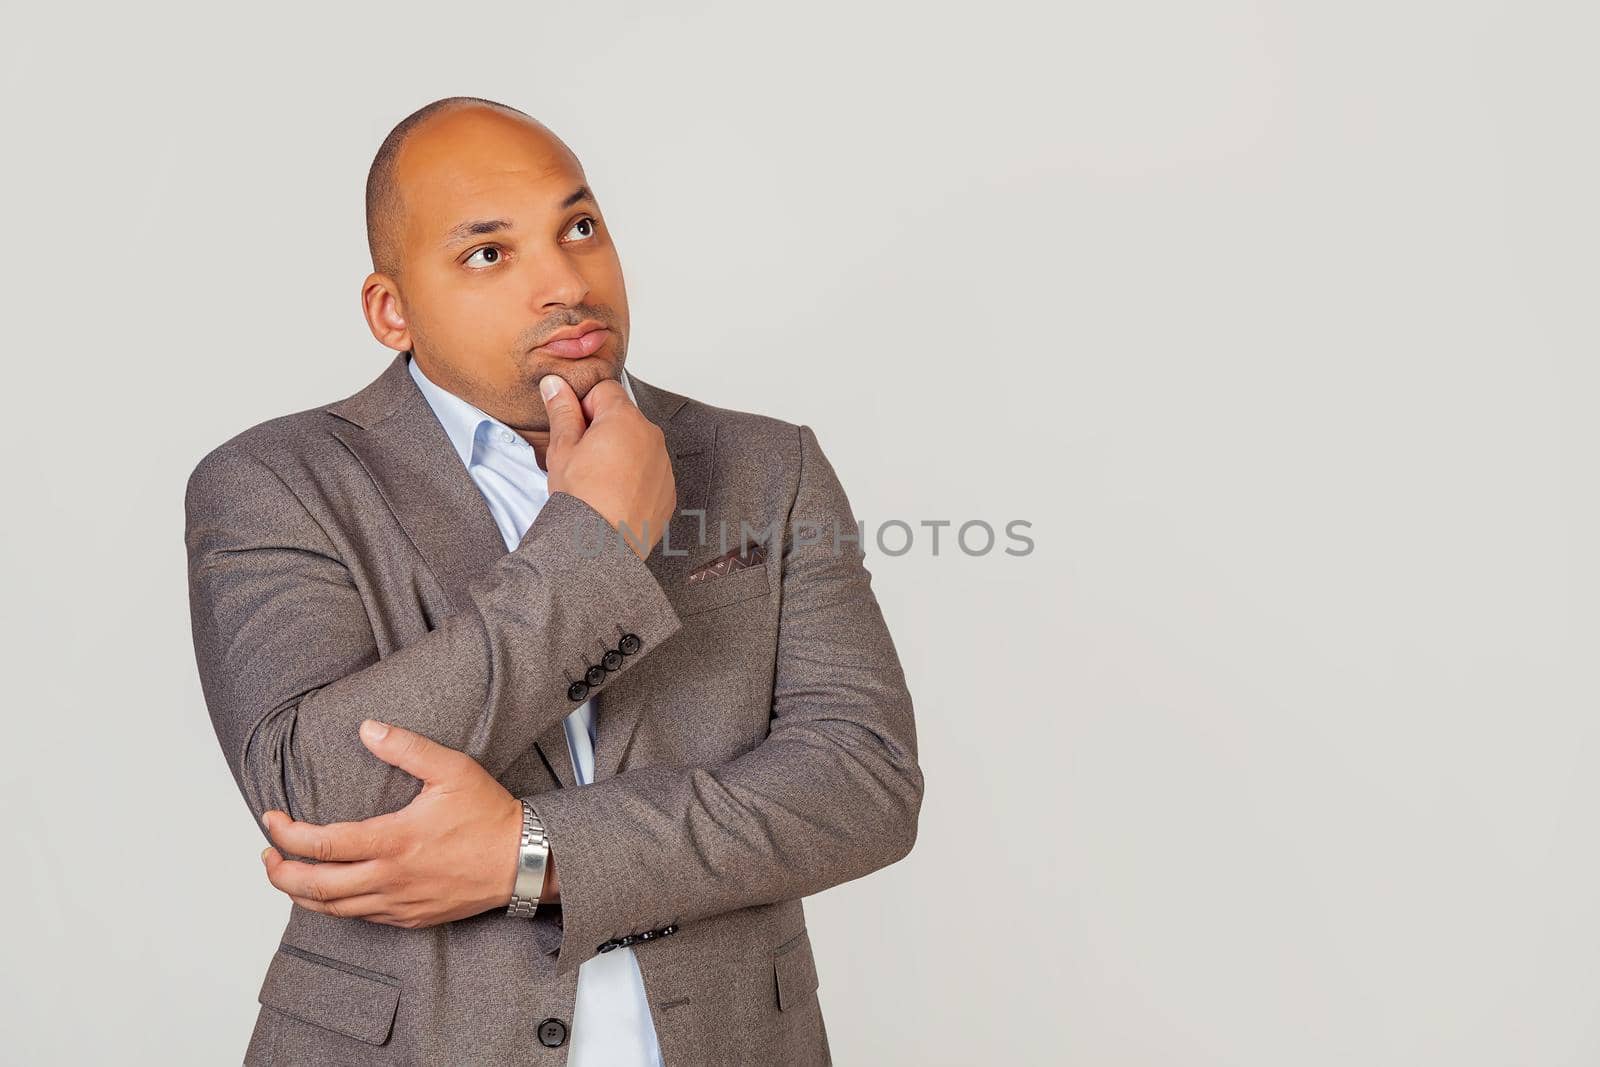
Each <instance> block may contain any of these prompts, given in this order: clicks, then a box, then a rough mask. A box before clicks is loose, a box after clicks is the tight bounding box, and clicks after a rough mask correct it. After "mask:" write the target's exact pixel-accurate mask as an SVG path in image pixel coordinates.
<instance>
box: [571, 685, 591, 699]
mask: <svg viewBox="0 0 1600 1067" xmlns="http://www.w3.org/2000/svg"><path fill="white" fill-rule="evenodd" d="M588 695H589V687H588V686H587V685H585V684H584V683H583V682H573V683H572V684H571V685H569V686H567V699H568V700H582V699H583V698H584V697H586V696H588Z"/></svg>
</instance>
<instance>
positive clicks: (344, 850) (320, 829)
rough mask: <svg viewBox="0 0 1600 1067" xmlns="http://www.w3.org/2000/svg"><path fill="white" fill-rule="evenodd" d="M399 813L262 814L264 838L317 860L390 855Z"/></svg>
mask: <svg viewBox="0 0 1600 1067" xmlns="http://www.w3.org/2000/svg"><path fill="white" fill-rule="evenodd" d="M398 815H399V812H387V813H385V814H383V815H374V816H373V817H372V818H370V819H362V820H361V821H360V822H330V823H328V824H327V825H325V826H323V825H319V824H317V823H314V822H301V821H300V820H298V819H291V818H289V817H288V816H287V815H283V814H280V813H278V812H268V813H267V814H266V816H264V817H263V821H264V822H265V823H266V827H267V837H268V838H270V839H271V841H272V843H273V844H274V845H277V846H278V847H279V848H281V849H283V851H285V852H288V853H291V854H293V855H296V856H306V857H309V858H310V859H314V860H317V861H319V862H329V861H333V860H341V861H355V860H370V859H377V858H379V857H382V856H388V855H391V854H392V853H393V852H394V850H395V846H396V845H397V844H398V842H399V841H400V839H401V833H402V828H401V827H400V826H399V820H398V818H397V816H398Z"/></svg>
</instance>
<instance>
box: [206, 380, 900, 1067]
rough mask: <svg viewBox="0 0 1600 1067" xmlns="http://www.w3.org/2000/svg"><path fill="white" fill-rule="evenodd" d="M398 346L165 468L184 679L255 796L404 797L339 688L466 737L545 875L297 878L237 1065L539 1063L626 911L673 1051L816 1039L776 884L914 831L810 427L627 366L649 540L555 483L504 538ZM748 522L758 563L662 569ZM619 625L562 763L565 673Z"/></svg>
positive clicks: (885, 639)
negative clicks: (316, 883)
mask: <svg viewBox="0 0 1600 1067" xmlns="http://www.w3.org/2000/svg"><path fill="white" fill-rule="evenodd" d="M405 359H406V357H405V355H404V354H403V353H402V354H400V355H397V356H396V357H395V359H394V360H393V361H392V362H391V363H390V365H389V366H388V368H387V369H386V370H384V372H383V373H382V374H381V375H379V376H378V378H377V379H376V380H374V381H373V382H372V383H371V384H370V385H368V386H367V387H365V388H364V389H362V390H361V391H360V392H358V393H356V394H355V395H353V396H350V397H348V398H346V399H344V400H341V401H339V402H337V403H334V404H329V405H326V406H322V407H317V408H312V409H309V410H306V411H301V412H297V413H295V414H292V415H286V416H283V417H280V418H276V419H271V420H269V421H267V422H264V423H261V424H259V425H257V426H254V427H252V428H251V429H249V430H246V431H244V432H242V433H240V434H238V435H236V436H235V437H233V438H231V439H229V440H228V441H226V442H224V443H223V444H221V445H219V446H218V447H216V448H215V449H213V450H212V451H211V452H209V453H208V454H207V455H206V456H205V457H204V458H203V459H202V460H201V461H200V462H199V464H198V465H197V466H196V467H195V469H194V472H193V473H192V474H191V475H190V478H189V482H188V487H187V491H186V495H185V512H186V528H185V535H184V536H185V543H186V545H187V549H188V560H189V591H190V604H191V608H192V619H193V627H194V646H195V655H196V658H197V660H198V664H199V671H200V679H201V683H202V688H203V690H204V693H205V699H206V704H207V706H208V708H209V711H210V715H211V720H212V723H213V725H214V726H215V729H216V734H217V738H218V740H219V741H220V742H221V745H222V751H223V755H224V756H225V757H226V759H227V762H228V766H229V768H230V769H231V770H232V772H233V775H234V779H235V781H236V782H237V783H238V786H239V789H240V791H241V793H242V794H243V796H244V799H245V802H246V804H247V805H248V806H249V808H250V811H251V813H252V814H253V815H254V816H255V817H256V818H257V820H259V818H260V815H261V813H262V812H263V811H266V810H267V809H269V808H278V809H281V810H284V811H287V812H289V813H290V814H291V815H293V816H294V817H295V818H297V819H305V820H310V821H312V822H317V823H328V822H335V821H340V820H356V819H364V818H367V817H369V816H373V815H378V814H382V813H384V812H389V811H394V810H396V809H398V808H401V807H404V806H405V805H406V804H407V803H408V802H409V801H410V800H411V799H412V798H413V797H414V796H415V795H416V794H417V792H418V790H419V789H420V783H419V782H418V781H417V780H416V779H414V778H412V777H411V776H409V775H407V774H405V773H404V772H403V771H400V770H398V769H396V768H394V767H391V766H389V765H388V764H386V763H384V762H382V761H381V760H379V759H377V758H376V757H375V756H373V755H372V753H370V752H369V751H367V749H366V747H365V746H364V745H362V743H361V740H360V738H359V737H358V736H357V733H356V728H357V725H358V724H359V723H360V721H361V720H362V719H363V718H366V717H374V718H380V719H384V720H386V721H388V722H392V723H396V724H398V725H400V726H404V727H407V728H409V729H412V730H416V731H418V732H420V733H422V734H425V735H427V736H428V737H431V738H433V739H434V740H436V741H438V742H440V743H441V744H444V745H448V746H450V747H451V748H455V749H459V750H461V751H463V752H466V753H467V754H468V755H470V756H472V757H473V758H474V759H475V760H477V761H478V762H479V763H480V764H482V765H483V767H484V768H485V769H487V770H488V772H489V773H490V774H492V775H494V777H495V778H496V779H497V780H499V781H500V782H501V783H502V784H504V785H505V787H506V788H507V789H508V790H510V791H511V792H512V793H513V794H514V795H516V796H519V797H525V798H528V799H529V800H530V801H531V802H532V803H533V804H534V806H535V807H536V808H537V810H538V811H539V813H540V815H541V816H542V817H543V819H544V822H545V825H546V827H547V829H548V832H549V834H550V839H551V847H552V850H553V852H554V854H555V856H556V857H557V863H558V868H559V870H560V872H561V892H562V904H561V907H559V908H553V907H550V906H549V905H545V906H542V907H541V908H540V910H539V914H538V916H537V917H536V918H534V919H532V920H528V919H521V918H513V917H511V916H508V915H506V914H505V912H504V910H503V909H495V910H492V911H488V912H484V913H482V914H480V915H476V916H473V917H471V918H468V919H464V920H460V921H458V922H453V923H445V924H442V925H439V926H435V927H429V928H423V929H404V928H400V927H394V926H386V925H382V924H379V923H371V922H367V921H365V920H360V919H338V918H334V917H331V916H326V915H323V914H321V913H318V912H312V911H307V910H305V909H303V908H299V907H295V906H293V905H291V906H290V912H289V920H288V925H287V927H286V928H285V930H284V933H283V937H282V945H281V946H280V948H279V949H278V951H277V952H276V953H275V954H274V955H273V957H272V959H271V961H270V963H269V965H268V967H267V970H266V976H265V980H264V982H263V984H262V986H261V993H260V998H259V999H260V1001H261V1004H262V1005H263V1007H262V1008H261V1010H260V1013H259V1015H258V1017H257V1021H256V1025H255V1029H254V1032H253V1033H252V1035H251V1038H250V1043H249V1047H248V1049H247V1050H246V1054H245V1061H246V1062H247V1063H294V1064H299V1063H315V1064H332V1063H340V1064H343V1063H362V1064H365V1063H385V1064H401V1063H404V1064H429V1065H434V1064H468V1063H470V1064H501V1063H506V1064H509V1063H562V1062H565V1060H566V1052H567V1049H568V1047H569V1046H570V1042H569V1041H568V1040H567V1037H568V1028H569V1027H570V1024H571V1020H572V1008H573V998H574V993H575V990H576V986H577V978H578V965H579V964H581V963H582V962H583V961H584V960H586V959H589V958H590V957H591V956H593V955H594V954H595V953H596V952H599V951H604V950H606V949H607V948H608V947H609V946H611V945H613V944H614V943H615V942H617V941H618V940H620V939H624V938H627V939H629V941H628V942H627V943H632V944H633V945H634V951H635V953H636V956H637V959H638V963H639V968H640V971H641V972H642V974H643V976H644V984H645V988H646V991H647V993H648V999H649V1003H650V1013H651V1017H652V1019H653V1021H654V1023H655V1030H656V1035H657V1037H658V1038H659V1040H660V1043H661V1050H662V1056H663V1058H664V1060H665V1062H666V1063H667V1064H669V1065H670V1064H696V1065H698V1064H714V1063H761V1064H781V1063H806V1064H813V1063H827V1062H829V1052H828V1041H827V1034H826V1030H825V1028H824V1025H823V1019H822V1014H821V1011H820V1009H819V1006H818V1001H817V995H816V990H817V985H818V978H817V971H816V964H815V962H814V959H813V957H812V951H811V944H810V940H809V938H808V935H807V931H806V922H805V913H804V910H803V909H802V907H801V902H800V898H802V897H804V896H807V895H809V894H812V893H816V892H818V891H820V890H823V889H827V888H828V887H830V886H834V885H837V884H839V883H841V882H845V881H848V880H850V879H853V878H859V877H861V876H862V875H865V874H867V873H869V872H871V871H874V870H876V869H878V868H880V867H883V866H885V865H887V864H889V863H893V862H894V861H895V860H898V859H899V858H901V857H902V856H904V855H906V853H907V852H909V851H910V849H911V847H912V844H913V842H914V841H915V839H916V830H917V816H918V812H919V810H920V808H921V803H922V773H921V770H920V768H919V767H918V764H917V748H916V733H915V727H914V723H913V718H912V707H911V699H910V696H909V694H908V693H907V691H906V686H905V679H904V676H903V674H902V672H901V668H900V663H899V660H898V657H897V655H896V651H895V648H894V644H893V642H892V641H891V639H890V637H889V633H888V631H887V629H886V628H885V626H884V620H883V616H882V614H881V613H880V611H879V608H878V604H877V601H876V599H875V598H874V596H873V593H872V590H871V588H870V581H871V579H870V576H869V574H868V572H867V571H866V569H865V568H864V566H863V556H862V552H861V547H860V542H859V541H857V540H853V539H851V538H852V536H853V535H855V534H857V532H858V528H857V526H856V524H855V520H854V519H853V517H852V514H851V511H850V505H849V502H848V500H847V499H846V497H845V494H844V491H843V490H842V489H841V487H840V485H839V481H838V479H837V477H836V476H835V474H834V472H833V469H832V467H831V466H830V465H829V463H828V461H827V459H825V458H824V456H823V454H822V452H821V450H820V449H819V447H818V445H817V440H816V437H815V435H814V434H813V433H812V431H811V430H810V428H809V427H806V426H796V425H793V424H790V423H786V422H781V421H779V420H777V419H772V418H767V417H764V416H759V415H752V414H747V413H743V412H737V411H730V410H725V409H721V408H716V407H712V406H710V405H707V404H702V403H699V402H697V401H694V400H689V399H686V398H685V397H682V396H679V395H677V394H674V393H671V392H668V391H666V390H664V389H659V388H656V387H654V386H651V385H649V384H647V383H646V382H643V381H641V380H640V379H639V378H637V377H635V376H632V375H630V380H631V382H632V385H633V388H634V393H635V395H636V397H637V399H638V403H639V407H640V409H641V410H642V411H643V412H644V414H645V415H646V416H647V417H648V418H649V419H650V420H651V421H652V422H654V423H656V424H657V425H659V426H660V427H661V429H662V430H663V431H664V433H665V436H666V440H667V447H668V450H669V452H670V453H671V457H672V466H673V473H674V476H675V478H676V483H677V492H678V507H679V511H678V514H677V515H676V516H675V518H674V520H673V525H672V526H671V528H670V530H669V534H668V537H669V541H668V542H667V545H666V547H665V548H664V546H663V545H662V544H658V545H657V546H656V548H655V549H654V550H653V551H652V553H651V554H650V556H649V558H648V560H644V561H641V560H640V559H639V558H638V557H637V556H636V555H635V554H634V553H632V552H631V551H626V550H621V549H618V548H617V547H615V546H612V547H611V548H609V549H608V550H606V551H603V552H597V551H596V546H597V532H598V531H599V530H600V529H601V528H602V527H601V526H600V524H601V523H603V521H604V520H602V519H601V518H600V516H599V515H598V514H597V513H596V512H595V511H594V510H593V509H591V508H590V507H589V506H588V505H587V504H585V503H583V502H582V501H581V500H579V499H578V498H576V497H574V496H571V495H568V494H566V493H556V494H554V495H553V496H551V498H550V500H549V502H548V503H547V504H546V505H545V506H544V508H543V510H542V511H540V512H539V515H538V517H537V518H536V519H535V521H534V522H533V525H532V526H531V527H530V528H529V529H528V532H527V534H526V536H524V537H523V539H522V541H521V543H520V544H519V545H518V546H517V547H516V549H514V550H513V551H510V552H507V551H506V549H505V542H504V541H503V540H502V539H501V536H500V533H499V531H498V529H497V528H496V526H495V524H494V520H493V518H492V516H491V515H490V512H489V509H488V506H487V504H486V503H485V501H484V500H483V497H482V495H481V494H480V493H479V491H478V488H477V486H476V484H475V483H474V482H473V481H472V478H471V476H470V475H469V474H468V473H467V471H466V469H465V468H464V467H463V466H462V464H461V460H460V458H459V456H457V454H456V453H455V451H454V450H453V449H452V447H451V445H450V441H449V438H448V437H447V435H446V434H445V431H444V429H443V427H442V426H440V424H439V422H438V420H437V419H436V418H435V417H434V415H433V412H432V410H431V409H430V408H429V407H428V404H427V401H426V399H425V398H424V397H423V396H422V394H421V392H420V391H418V389H417V387H416V383H415V382H414V381H412V379H411V376H410V374H409V373H407V371H406V366H405ZM700 513H703V516H702V515H701V514H700ZM719 521H720V522H723V523H726V528H727V529H728V530H729V534H728V541H727V543H726V544H719V535H718V530H719ZM702 522H704V524H705V536H704V537H702V536H701V523H702ZM741 522H742V523H744V524H745V530H744V532H745V533H747V534H749V533H751V532H752V531H761V532H762V533H764V534H767V535H769V537H768V540H767V541H766V548H767V553H766V557H765V559H764V560H763V561H761V562H759V563H756V564H755V565H752V566H747V567H742V568H737V569H726V570H724V569H721V568H719V569H718V571H717V572H715V573H710V574H702V575H700V576H699V577H697V580H695V581H693V582H690V581H688V576H689V574H690V573H691V572H694V571H696V570H700V569H703V568H704V566H705V564H706V563H707V562H708V561H710V560H712V559H714V558H715V557H717V556H719V555H721V554H722V553H723V551H724V550H725V549H727V548H729V547H732V546H735V545H737V544H738V543H739V540H740V532H741V525H740V524H741ZM835 529H837V531H838V533H839V534H842V535H843V536H835ZM669 549H670V551H669ZM629 634H631V635H634V636H635V637H636V638H637V639H638V641H639V645H640V647H639V651H637V652H636V653H634V654H633V655H629V656H626V657H624V660H623V662H622V664H621V665H620V666H619V667H617V669H616V670H614V671H611V672H609V673H607V674H606V676H605V678H604V680H603V681H601V682H600V683H599V684H598V685H597V686H596V688H595V689H594V690H593V691H592V692H591V693H590V694H589V698H590V699H592V700H593V701H594V706H595V714H596V719H597V722H596V728H597V739H596V745H595V780H594V781H593V782H592V783H591V784H589V785H583V786H579V785H576V784H575V783H574V781H573V778H572V765H571V756H570V754H569V752H568V749H567V743H566V734H565V731H564V730H563V728H562V720H563V719H564V718H565V717H566V716H567V715H568V714H569V713H571V712H572V711H573V710H574V709H575V708H576V707H577V706H578V702H577V701H575V700H574V699H573V694H572V693H569V687H570V686H572V684H573V683H574V682H575V681H577V680H579V679H582V678H583V677H584V676H585V673H586V672H587V671H588V670H589V669H590V668H591V667H592V666H594V665H595V664H598V663H600V662H601V659H602V657H603V656H604V655H605V653H606V652H608V651H609V650H611V649H613V648H615V647H616V646H617V645H618V644H619V642H620V641H621V639H622V638H623V637H624V636H625V635H629ZM612 661H613V662H615V657H612ZM258 826H259V822H258ZM262 833H263V836H265V831H264V830H263V831H262ZM646 934H649V935H650V936H649V937H645V936H644V935H646Z"/></svg>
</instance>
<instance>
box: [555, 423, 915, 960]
mask: <svg viewBox="0 0 1600 1067" xmlns="http://www.w3.org/2000/svg"><path fill="white" fill-rule="evenodd" d="M798 430H799V449H800V456H801V466H800V476H799V485H798V488H797V490H796V495H795V499H794V501H793V504H792V507H791V509H790V514H789V516H788V521H787V522H786V523H785V530H786V531H790V532H792V531H793V530H795V529H796V528H800V527H804V526H805V525H806V524H810V523H815V524H818V525H819V526H820V527H821V528H822V529H824V530H825V531H826V533H825V535H824V536H822V537H821V538H820V539H815V538H813V539H810V540H811V543H805V542H806V541H807V540H808V539H807V538H804V537H793V538H791V537H788V536H786V537H785V539H784V540H785V543H784V551H783V555H782V559H783V563H782V566H783V574H782V590H781V595H782V602H781V607H780V612H781V614H780V620H779V630H778V649H777V663H776V669H775V675H774V686H773V694H772V715H771V723H770V732H769V734H768V736H767V737H766V738H765V739H764V740H763V741H762V742H761V743H760V744H758V745H757V746H756V747H755V748H753V749H751V750H750V751H748V752H745V753H744V754H742V755H740V756H738V757H736V758H735V759H732V760H729V761H728V762H726V763H723V764H719V765H716V766H709V767H683V766H652V767H641V768H634V769H630V770H627V771H625V772H624V773H622V774H619V775H616V776H614V777H611V778H607V779H604V780H602V781H599V782H595V783H592V784H589V785H582V786H576V787H571V788H566V789H557V790H553V791H550V792H546V793H540V794H538V795H537V796H530V797H527V798H525V799H527V800H528V802H529V803H530V804H532V805H533V806H534V807H535V809H536V810H537V811H538V813H539V815H540V817H541V819H542V821H543V822H544V825H545V829H546V831H547V832H548V833H549V835H550V842H551V845H550V847H551V853H552V855H554V857H555V863H556V871H557V872H558V874H559V876H560V879H561V910H562V912H563V919H562V923H563V934H562V940H561V948H560V955H559V956H558V958H557V962H556V970H557V972H558V973H565V972H567V971H570V970H572V969H573V968H576V967H577V966H578V965H580V964H581V963H583V962H584V961H585V960H586V959H589V958H590V957H592V956H593V955H595V953H596V952H598V951H599V949H600V945H601V944H602V943H603V942H606V941H609V940H611V939H613V938H618V937H622V936H624V935H628V934H635V933H642V932H645V931H650V930H655V929H658V928H660V927H663V926H666V925H668V924H676V923H682V922H688V921H692V920H694V919H698V918H703V917H705V916H709V915H714V914H718V913H720V912H725V911H730V910H733V909H736V908H743V907H750V906H754V905H758V904H766V903H772V902H775V901H780V900H787V899H792V898H797V897H803V896H806V895H809V894H812V893H816V892H819V891H821V890H824V889H827V888H829V887H831V886H834V885H837V884H839V883H841V882H845V881H849V880H850V879H853V878H859V877H861V876H862V875H865V874H868V873H870V872H871V871H873V870H876V869H878V868H880V867H883V866H886V865H888V864H890V863H893V862H895V861H896V860H898V859H900V858H901V857H903V856H905V855H906V854H907V853H908V852H910V851H911V847H912V845H913V844H914V843H915V841H916V835H917V816H918V813H919V811H920V809H921V805H922V772H921V769H920V768H919V767H918V765H917V741H916V731H915V726H914V723H913V719H912V709H911V697H910V694H909V693H908V692H907V691H906V684H905V678H904V676H903V674H902V671H901V667H900V662H899V659H898V657H897V655H896V652H895V648H894V644H893V642H892V641H891V639H890V637H889V632H888V629H887V627H886V626H885V624H884V620H883V615H882V613H881V611H880V610H879V607H878V603H877V600H876V598H875V597H874V595H873V593H872V590H871V585H870V583H871V577H870V575H869V573H868V571H867V569H866V567H865V566H864V562H863V561H864V556H863V553H862V551H861V547H860V543H859V541H849V540H842V539H841V540H842V543H841V545H840V550H839V551H835V538H834V536H833V533H832V531H833V529H835V527H834V525H833V524H834V523H836V522H837V523H838V527H837V529H839V530H840V531H841V532H842V533H855V532H857V530H858V529H859V528H858V527H857V525H856V522H855V519H854V518H853V517H852V514H851V511H850V504H849V501H848V500H847V499H846V497H845V493H844V490H843V489H842V488H841V487H840V484H839V481H838V478H837V477H836V476H835V474H834V471H833V468H832V467H831V466H830V465H829V463H828V461H827V459H826V458H824V456H823V454H822V452H821V450H820V448H819V446H818V444H817V440H816V437H815V435H814V434H813V432H812V431H811V429H810V428H809V427H806V426H801V427H799V428H798Z"/></svg>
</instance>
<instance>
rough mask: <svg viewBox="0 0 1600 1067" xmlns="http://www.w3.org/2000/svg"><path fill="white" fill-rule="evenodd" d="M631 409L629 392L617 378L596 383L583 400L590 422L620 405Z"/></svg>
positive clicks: (584, 411)
mask: <svg viewBox="0 0 1600 1067" xmlns="http://www.w3.org/2000/svg"><path fill="white" fill-rule="evenodd" d="M619 404H620V405H622V406H624V407H631V406H632V404H631V403H630V402H629V400H628V393H627V390H625V389H623V388H622V383H621V382H619V381H617V380H616V379H615V378H602V379H600V380H599V381H598V382H595V383H594V386H593V387H592V388H591V389H590V390H589V392H588V393H587V394H585V395H584V398H583V413H584V414H585V415H586V416H588V418H589V421H590V422H594V420H595V419H597V418H599V417H600V416H601V415H603V414H605V413H606V412H607V411H610V410H611V409H612V408H615V407H617V406H618V405H619Z"/></svg>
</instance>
